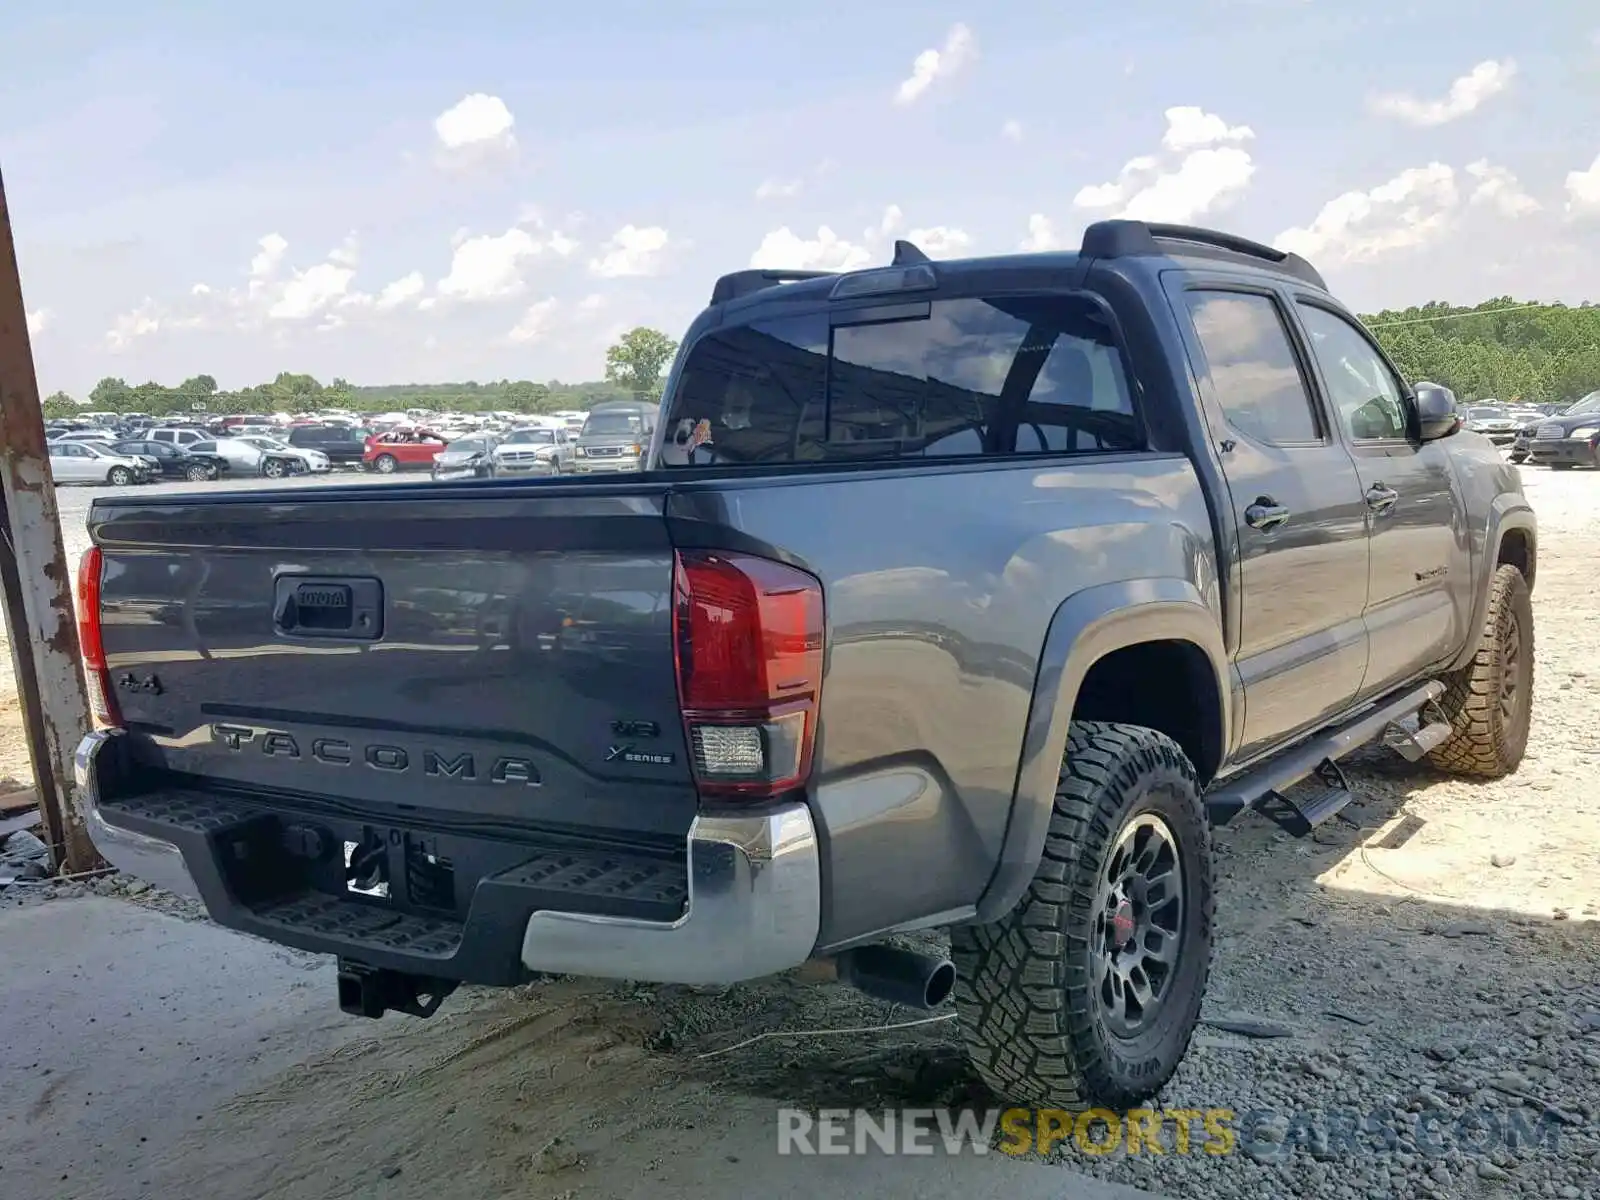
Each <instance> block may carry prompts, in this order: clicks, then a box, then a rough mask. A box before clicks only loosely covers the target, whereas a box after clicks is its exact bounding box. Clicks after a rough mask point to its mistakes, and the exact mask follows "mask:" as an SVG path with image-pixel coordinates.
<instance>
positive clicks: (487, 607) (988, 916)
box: [78, 221, 1537, 1108]
mask: <svg viewBox="0 0 1600 1200" xmlns="http://www.w3.org/2000/svg"><path fill="white" fill-rule="evenodd" d="M1460 424H1461V423H1460V418H1459V416H1458V413H1457V411H1456V406H1455V402H1454V398H1453V397H1452V396H1451V395H1450V394H1449V393H1448V392H1447V391H1446V390H1445V389H1443V388H1440V387H1436V386H1433V385H1430V384H1425V383H1418V384H1416V385H1415V386H1411V385H1408V384H1407V383H1406V382H1405V381H1404V380H1403V379H1402V378H1401V376H1400V375H1399V373H1398V372H1397V371H1396V370H1395V368H1394V366H1393V365H1392V364H1391V363H1390V362H1389V360H1388V359H1387V358H1386V357H1385V355H1384V354H1383V352H1382V351H1381V350H1380V349H1379V347H1378V346H1377V345H1376V343H1375V342H1374V341H1373V340H1372V338H1371V337H1370V336H1369V335H1368V334H1367V332H1366V331H1365V330H1364V329H1363V327H1362V326H1361V325H1360V323H1359V322H1358V321H1357V320H1355V318H1353V317H1352V316H1351V315H1350V314H1349V313H1348V312H1347V311H1346V310H1345V309H1344V308H1343V307H1341V306H1340V305H1339V304H1338V303H1337V301H1335V300H1334V299H1333V297H1332V296H1330V294H1329V293H1328V291H1327V289H1326V287H1325V286H1324V285H1323V282H1322V280H1321V278H1320V276H1319V275H1318V274H1317V272H1316V271H1315V270H1314V269H1313V268H1312V267H1311V266H1310V265H1309V264H1307V263H1306V262H1304V261H1303V260H1302V259H1299V258H1297V257H1295V256H1292V255H1285V254H1282V253H1280V252H1278V251H1275V250H1272V249H1269V248H1267V247H1265V246H1261V245H1257V244H1255V243H1252V242H1248V241H1245V240H1243V239H1240V238H1236V237H1232V236H1230V235H1228V234H1222V233H1216V232H1213V231H1209V230H1202V229H1193V228H1188V227H1178V226H1158V225H1148V224H1144V223H1140V222H1128V221H1111V222H1104V223H1100V224H1096V225H1093V226H1091V227H1090V228H1089V229H1088V231H1087V232H1086V234H1085V236H1084V241H1083V246H1082V248H1081V250H1079V251H1077V252H1075V253H1051V254H1037V255H1017V256H1010V257H1002V258H987V259H974V260H963V261H941V262H932V261H930V260H929V259H928V258H927V257H926V256H925V255H923V254H922V253H921V252H920V251H918V250H917V249H916V248H915V247H914V246H911V245H909V244H906V243H901V244H899V245H897V247H896V253H895V258H894V263H893V265H892V266H890V267H887V268H876V269H867V270H860V271H853V272H849V273H845V274H839V275H816V274H812V273H805V272H788V273H776V272H763V271H743V272H738V273H736V274H733V275H729V276H726V277H724V278H723V279H721V280H720V281H718V283H717V285H716V288H715V292H714V294H713V297H712V302H711V304H710V306H709V307H708V308H707V309H706V310H705V312H704V313H703V314H702V315H701V316H700V317H699V318H698V319H697V320H696V321H695V322H694V324H693V325H692V327H691V328H690V329H689V331H688V333H687V334H686V336H685V337H684V339H683V345H682V349H681V350H680V352H679V356H678V359H677V361H676V363H675V364H674V366H673V368H672V371H671V373H670V376H669V379H668V383H667V386H666V391H665V395H664V398H663V401H662V407H661V411H660V420H659V421H657V422H655V433H654V438H653V441H652V442H651V444H650V446H649V447H648V451H647V461H646V464H645V466H646V469H645V470H644V471H643V472H641V473H638V474H634V475H628V476H608V477H594V478H585V479H576V480H568V479H541V480H531V479H530V480H520V479H518V480H507V479H499V480H485V481H482V482H464V483H460V484H439V485H434V486H431V487H430V486H422V487H417V486H407V485H400V486H396V487H390V488H384V489H381V490H374V489H371V488H359V487H352V488H345V489H340V488H321V489H317V490H315V491H309V492H307V491H279V492H270V493H263V492H256V493H250V494H235V495H218V494H216V493H209V494H206V495H204V496H160V497H154V498H149V499H144V498H140V497H138V496H123V497H115V498H106V499H98V500H96V502H95V504H94V506H93V510H92V513H91V516H90V531H91V535H92V540H93V547H92V548H91V550H90V551H89V552H88V554H87V555H86V557H85V560H84V564H83V569H82V575H81V588H82V595H81V598H80V612H81V616H82V621H83V628H82V642H83V647H84V653H85V659H86V665H87V673H88V676H89V679H90V681H91V692H92V693H94V694H95V695H96V696H97V700H96V704H97V708H98V713H99V721H100V724H101V726H102V727H101V728H99V729H97V730H96V732H94V733H93V734H91V735H90V736H89V737H88V739H87V740H86V741H85V742H84V743H83V745H82V747H81V749H80V752H79V756H78V763H79V773H78V783H79V788H80V791H81V795H82V798H83V802H84V803H85V805H86V806H87V810H88V817H89V821H90V827H91V829H92V831H93V835H94V837H95V840H96V842H97V844H98V845H99V847H100V849H101V851H102V852H103V853H104V855H105V856H106V857H107V858H108V859H109V860H110V861H112V862H114V863H116V864H117V865H118V866H120V867H122V868H123V869H124V870H127V871H129V872H131V873H133V874H136V875H141V876H143V877H145V878H146V879H148V880H150V881H151V882H153V883H156V884H159V885H161V886H163V887H167V888H171V889H173V890H176V891H180V892H186V893H189V894H192V895H197V896H199V897H200V898H201V899H202V900H203V901H204V903H205V905H206V908H207V909H208V910H209V912H210V914H211V916H212V918H213V919H214V920H216V921H217V922H219V923H221V924H222V925H225V926H228V927H231V928H234V929H240V930H245V931H248V932H250V933H254V934H257V935H259V936H262V937H265V938H268V939H271V940H274V941H277V942H281V943H284V944H287V945H291V946H297V947H300V948H303V949H306V950H312V951H320V952H325V953H328V954H332V955H336V956H338V959H339V963H340V971H339V991H340V1002H341V1004H342V1005H343V1007H344V1008H345V1009H346V1010H347V1011H350V1012H354V1013H361V1014H365V1015H369V1016H378V1015H381V1014H382V1013H383V1012H384V1011H386V1010H391V1009H392V1010H399V1011H404V1012H410V1013H414V1014H419V1015H428V1014H430V1013H432V1012H433V1011H435V1010H436V1009H437V1007H438V1005H439V1003H440V1002H441V1000H442V999H443V998H444V997H445V996H447V995H448V993H449V992H450V991H451V990H452V989H453V988H454V987H455V986H456V985H457V984H459V983H460V982H462V981H468V982H474V983H480V984H515V983H517V982H519V981H522V980H524V979H526V978H527V977H528V976H529V974H530V973H531V972H553V973H559V974H572V975H586V976H597V977H612V978H627V979H635V980H649V981H662V982H679V983H731V982H736V981H740V980H747V979H752V978H756V977H760V976H764V975H767V974H770V973H775V972H781V971H784V970H787V969H789V968H793V967H797V966H799V965H801V964H803V963H806V962H807V961H808V960H813V959H820V960H824V962H825V963H826V964H829V965H831V967H832V968H833V969H834V970H835V972H836V973H837V976H838V977H839V978H840V979H841V980H843V981H845V982H848V983H851V984H853V985H855V986H857V987H860V988H862V989H864V990H866V991H868V992H870V993H872V994H874V995H878V996H883V997H886V998H889V999H893V1000H897V1001H901V1002H904V1003H908V1004H912V1005H917V1006H922V1007H932V1006H936V1005H939V1004H941V1003H943V1002H944V1001H945V1000H947V999H948V998H949V997H950V996H951V995H952V994H953V995H954V1000H955V1005H956V1008H957V1011H958V1014H959V1018H960V1028H961V1029H962V1031H963V1036H964V1038H965V1041H966V1044H967V1046H968V1048H969V1051H970V1056H971V1060H972V1063H973V1065H974V1068H975V1069H976V1071H977V1073H978V1074H979V1075H980V1076H981V1077H982V1079H983V1080H984V1081H985V1082H986V1083H987V1084H988V1085H989V1086H990V1087H991V1088H992V1089H993V1090H994V1091H995V1092H997V1093H998V1094H1000V1095H1001V1096H1004V1097H1006V1098H1007V1099H1010V1100H1013V1101H1016V1102H1022V1103H1034V1104H1051V1105H1063V1106H1076V1105H1082V1104H1085V1103H1090V1102H1095V1103H1100V1104H1105V1105H1109V1106H1111V1107H1115V1108H1122V1107H1126V1106H1128V1105H1130V1104H1134V1103H1137V1102H1138V1101H1140V1100H1142V1099H1144V1098H1146V1097H1148V1096H1150V1095H1152V1094H1153V1093H1154V1092H1155V1091H1156V1090H1158V1089H1159V1088H1160V1087H1161V1086H1162V1084H1163V1083H1164V1082H1165V1081H1166V1080H1167V1079H1168V1078H1169V1077H1170V1076H1171V1075H1172V1073H1173V1071H1174V1070H1175V1069H1176V1068H1177V1066H1178V1063H1179V1061H1180V1060H1181V1058H1182V1057H1183V1055H1184V1053H1185V1052H1186V1049H1187V1047H1188V1044H1189V1041H1190V1037H1191V1035H1192V1033H1193V1031H1194V1028H1195V1026H1196V1023H1197V1020H1198V1016H1199V1012H1200V1004H1201V998H1202V995H1203V993H1204V990H1205V985H1206V980H1207V975H1208V971H1209V967H1210V962H1211V953H1212V910H1213V900H1212V890H1213V865H1212V857H1211V840H1210V839H1211V835H1210V829H1211V827H1212V826H1213V825H1215V824H1218V823H1223V822H1226V821H1228V820H1230V819H1233V818H1235V817H1236V816H1238V814H1240V813H1241V812H1244V811H1246V810H1253V811H1257V812H1259V813H1261V814H1263V815H1265V816H1266V817H1269V818H1270V819H1272V820H1274V821H1276V822H1278V823H1279V824H1281V825H1282V826H1283V827H1284V828H1286V829H1288V830H1290V831H1292V832H1294V833H1296V834H1301V835H1303V834H1306V833H1307V832H1309V831H1310V830H1311V829H1312V828H1314V827H1315V826H1316V825H1317V824H1318V823H1319V822H1321V821H1323V820H1326V819H1327V818H1328V817H1330V816H1331V815H1332V814H1334V813H1335V812H1337V811H1338V810H1339V809H1340V808H1341V807H1342V806H1343V805H1344V804H1346V803H1347V802H1348V801H1349V800H1350V799H1351V794H1350V791H1349V788H1348V785H1347V784H1346V782H1345V779H1344V776H1343V774H1342V772H1341V770H1340V768H1339V765H1338V764H1339V760H1340V759H1341V758H1342V757H1343V756H1345V755H1346V754H1348V753H1349V752H1350V751H1351V750H1353V749H1355V748H1356V747H1358V746H1361V745H1363V744H1366V743H1368V742H1371V741H1374V740H1378V739H1382V740H1383V741H1385V742H1386V743H1387V744H1389V745H1390V746H1392V747H1393V748H1394V749H1395V750H1396V751H1398V752H1399V753H1400V754H1402V755H1403V756H1405V757H1406V758H1407V759H1409V760H1413V761H1415V760H1419V759H1422V758H1424V757H1426V758H1427V759H1428V760H1429V761H1431V762H1432V763H1433V764H1435V765H1436V766H1438V767H1442V768H1444V769H1446V770H1450V771H1457V772H1461V773H1464V774H1469V775H1478V776H1484V777H1494V776H1499V775H1502V774H1504V773H1506V772H1509V771H1513V770H1515V769H1516V767H1517V765H1518V763H1519V762H1520V761H1521V759H1522V756H1523V752H1524V748H1525V746H1526V744H1527V740H1528V730H1529V720H1530V703H1531V699H1532V684H1533V625H1532V615H1531V608H1530V604H1529V594H1530V589H1531V588H1532V586H1533V583H1534V577H1535V567H1536V562H1537V539H1536V528H1535V523H1534V515H1533V513H1532V511H1531V510H1530V508H1529V505H1528V503H1527V501H1526V499H1525V498H1524V496H1523V493H1522V489H1521V485H1520V481H1519V478H1518V475H1517V471H1516V468H1514V467H1512V466H1510V465H1509V464H1507V463H1505V462H1504V461H1502V459H1501V457H1500V455H1499V454H1498V453H1497V452H1496V451H1495V450H1494V449H1493V448H1492V447H1491V446H1490V445H1489V443H1488V442H1487V441H1485V440H1484V439H1482V438H1477V437H1458V436H1454V435H1455V434H1456V433H1457V431H1458V430H1459V428H1460ZM666 451H670V453H666ZM937 928H948V929H949V930H950V938H951V944H952V948H953V949H952V954H951V956H950V959H943V958H939V957H930V956H927V955H924V954H920V953H914V952H911V951H909V950H907V949H905V948H903V947H902V946H899V945H896V944H895V942H896V940H897V938H896V935H899V934H903V933H907V932H911V931H923V930H930V929H937ZM952 960H953V961H952Z"/></svg>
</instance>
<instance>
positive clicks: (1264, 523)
mask: <svg viewBox="0 0 1600 1200" xmlns="http://www.w3.org/2000/svg"><path fill="white" fill-rule="evenodd" d="M1288 519H1289V510H1288V509H1287V508H1285V507H1284V506H1283V505H1281V504H1279V503H1278V502H1277V501H1276V500H1274V499H1272V498H1271V497H1270V496H1262V497H1261V498H1260V499H1258V500H1257V501H1256V502H1255V503H1254V504H1252V505H1251V506H1250V507H1249V508H1247V509H1245V510H1244V523H1245V524H1246V525H1248V526H1250V528H1251V529H1276V528H1277V527H1278V526H1279V525H1282V524H1283V523H1284V522H1285V521H1287V520H1288Z"/></svg>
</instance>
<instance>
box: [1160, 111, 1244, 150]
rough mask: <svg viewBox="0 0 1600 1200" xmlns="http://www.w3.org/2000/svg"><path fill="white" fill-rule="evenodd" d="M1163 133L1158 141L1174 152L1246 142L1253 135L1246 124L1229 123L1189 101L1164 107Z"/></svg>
mask: <svg viewBox="0 0 1600 1200" xmlns="http://www.w3.org/2000/svg"><path fill="white" fill-rule="evenodd" d="M1166 116H1167V132H1166V133H1165V134H1164V135H1163V136H1162V138H1161V144H1162V145H1163V146H1165V147H1166V148H1167V149H1168V150H1171V151H1173V152H1174V153H1175V154H1184V153H1186V152H1188V151H1190V150H1199V149H1201V148H1203V147H1205V146H1219V145H1222V144H1224V143H1230V142H1231V143H1238V142H1248V141H1250V140H1251V139H1252V138H1254V137H1255V136H1256V132H1255V130H1253V129H1251V128H1250V126H1248V125H1229V124H1228V123H1227V122H1226V121H1224V120H1223V119H1222V118H1221V117H1219V116H1217V115H1216V113H1208V112H1206V111H1205V110H1204V109H1202V108H1200V107H1198V106H1196V105H1191V104H1185V105H1179V106H1178V107H1176V108H1169V109H1167V113H1166Z"/></svg>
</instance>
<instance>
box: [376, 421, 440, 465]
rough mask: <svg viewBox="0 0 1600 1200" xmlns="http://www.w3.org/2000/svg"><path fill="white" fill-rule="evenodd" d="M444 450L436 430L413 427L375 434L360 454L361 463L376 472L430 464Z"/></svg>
mask: <svg viewBox="0 0 1600 1200" xmlns="http://www.w3.org/2000/svg"><path fill="white" fill-rule="evenodd" d="M443 449H444V439H443V438H442V437H440V436H439V435H438V434H437V433H430V432H428V431H427V430H423V429H416V430H406V431H404V432H400V431H395V432H391V433H380V434H375V435H374V436H372V437H369V438H368V439H367V448H366V450H365V452H364V453H363V454H362V455H361V465H362V466H363V467H364V468H366V469H367V470H369V471H377V472H378V473H379V474H380V475H390V474H393V473H394V472H395V471H407V470H410V471H415V470H418V469H419V468H423V467H431V466H432V465H433V460H434V459H435V458H437V457H439V452H440V451H442V450H443Z"/></svg>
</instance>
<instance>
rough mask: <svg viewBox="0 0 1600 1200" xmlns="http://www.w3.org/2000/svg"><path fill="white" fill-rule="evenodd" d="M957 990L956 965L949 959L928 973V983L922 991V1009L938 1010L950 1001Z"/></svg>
mask: <svg viewBox="0 0 1600 1200" xmlns="http://www.w3.org/2000/svg"><path fill="white" fill-rule="evenodd" d="M955 988H956V965H955V963H953V962H951V961H950V960H949V959H948V958H947V959H945V960H944V961H943V962H941V963H940V964H939V965H938V966H937V967H935V968H934V969H933V970H932V971H930V972H929V973H928V982H927V984H926V986H925V987H924V988H923V990H922V1007H924V1008H938V1007H939V1006H940V1005H941V1004H943V1003H944V1002H945V1001H946V1000H948V999H950V993H951V992H953V991H955Z"/></svg>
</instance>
